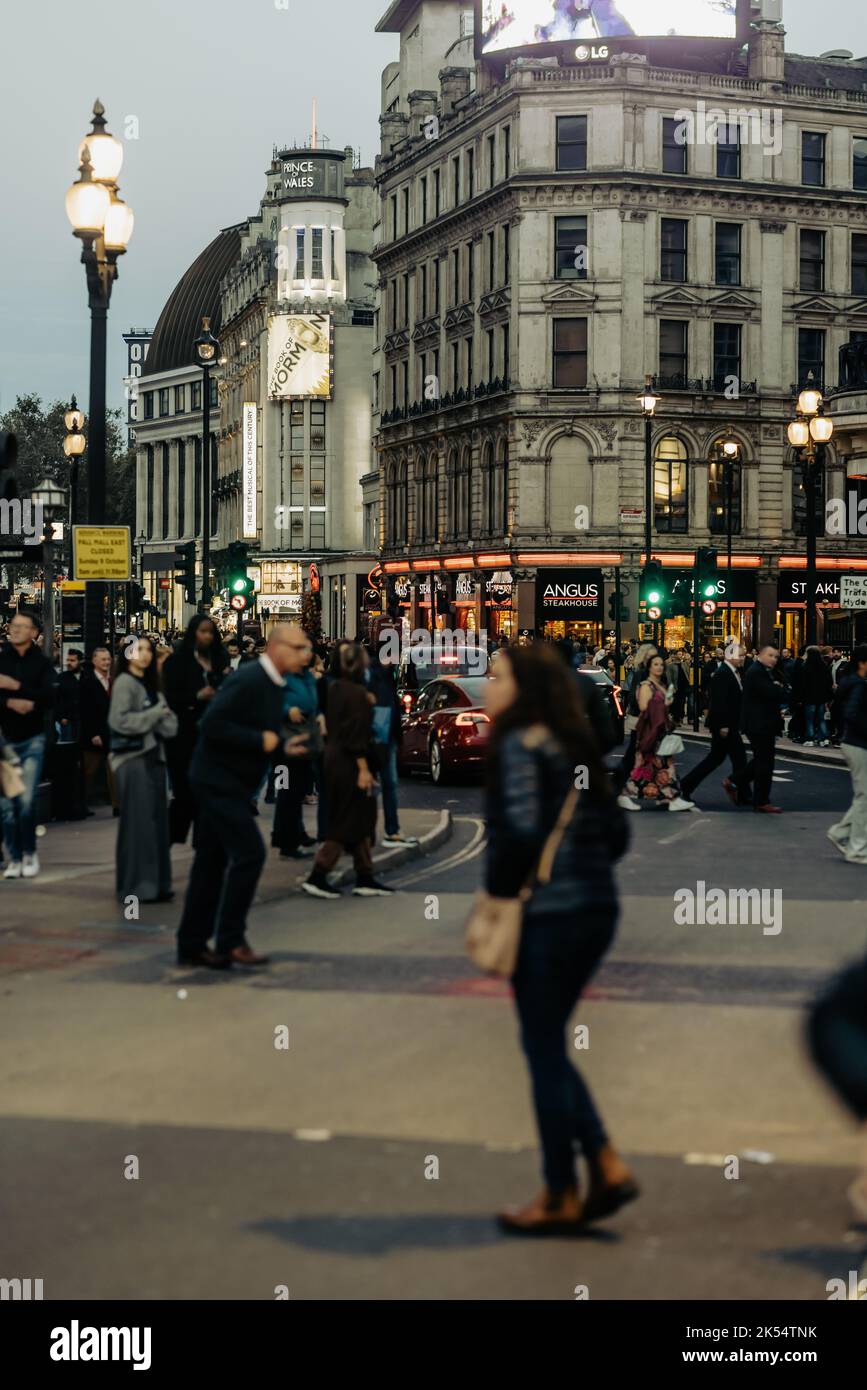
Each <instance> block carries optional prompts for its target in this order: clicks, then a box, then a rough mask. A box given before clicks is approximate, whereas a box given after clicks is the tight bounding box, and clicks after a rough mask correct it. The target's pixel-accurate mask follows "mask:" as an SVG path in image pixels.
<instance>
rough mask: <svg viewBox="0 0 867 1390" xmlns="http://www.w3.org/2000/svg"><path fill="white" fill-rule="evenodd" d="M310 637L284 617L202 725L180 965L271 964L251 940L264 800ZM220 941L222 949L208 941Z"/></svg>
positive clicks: (299, 749)
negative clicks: (260, 797) (260, 798)
mask: <svg viewBox="0 0 867 1390" xmlns="http://www.w3.org/2000/svg"><path fill="white" fill-rule="evenodd" d="M308 646H309V639H308V637H307V634H306V633H305V632H304V630H303V628H301V627H300V626H298V625H297V624H294V623H278V624H277V625H276V626H275V627H274V628H273V629H272V631H271V635H270V637H269V639H268V645H267V649H266V651H265V653H264V654H263V655H262V656H261V657H260V659H259V660H258V661H255V662H249V663H248V664H247V665H245V666H241V667H239V669H238V670H237V671H236V672H235V674H234V675H233V676H232V677H231V678H230V679H229V680H227V681H226V682H225V684H224V685H222V686H221V687H220V689H219V690H218V692H217V694H216V695H215V696H214V698H213V700H211V702H210V704H209V706H208V709H207V710H206V712H205V713H204V715H203V716H202V718H201V720H200V722H199V736H198V740H197V742H196V747H195V750H194V752H193V758H192V762H191V763H190V772H189V785H190V791H191V792H192V795H193V799H194V801H195V803H196V822H195V833H194V838H193V844H194V847H195V851H196V854H195V859H194V860H193V866H192V869H191V870H190V878H189V883H188V885H187V896H186V901H185V903H184V913H183V917H182V918H181V924H180V926H179V928H178V964H179V965H183V966H207V967H208V968H209V969H211V970H229V969H231V967H232V966H233V965H241V966H257V965H267V964H268V957H267V956H258V955H256V953H255V952H254V951H253V949H252V947H251V946H250V945H249V943H248V942H247V938H246V932H247V913H248V912H249V910H250V905H251V903H252V901H253V898H254V896H255V893H256V885H257V883H258V882H259V875H260V874H261V872H262V868H263V865H264V863H265V844H264V841H263V839H262V836H261V833H260V831H259V828H258V826H257V825H256V809H255V804H254V800H255V797H256V795H257V793H258V791H259V788H260V787H261V786H262V783H263V782H264V780H265V778H266V776H267V774H268V767H269V764H270V761H271V754H272V753H274V751H275V750H276V749H277V747H278V746H279V744H280V730H281V728H282V726H283V723H284V702H285V694H286V690H285V684H284V676H286V675H287V674H289V673H292V674H295V673H297V672H298V671H300V670H302V669H303V667H304V665H305V664H306V660H307V651H308ZM283 751H284V752H285V754H286V756H287V757H290V758H291V757H297V756H303V755H304V754H305V753H306V751H307V744H306V740H305V739H304V738H290V739H288V740H287V742H286V743H285V744H284V750H283ZM212 936H214V937H215V938H216V949H215V950H213V951H212V950H209V948H208V944H207V943H208V941H209V940H210V939H211V937H212Z"/></svg>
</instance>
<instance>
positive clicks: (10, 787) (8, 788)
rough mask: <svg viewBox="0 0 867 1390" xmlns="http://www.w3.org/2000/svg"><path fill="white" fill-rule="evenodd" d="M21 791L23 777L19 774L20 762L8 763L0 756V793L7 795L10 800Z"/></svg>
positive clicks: (22, 790)
mask: <svg viewBox="0 0 867 1390" xmlns="http://www.w3.org/2000/svg"><path fill="white" fill-rule="evenodd" d="M23 793H24V778H23V777H22V776H21V765H20V763H10V762H7V761H6V759H5V758H0V795H2V796H8V797H9V799H10V800H12V798H14V797H16V796H22V795H23Z"/></svg>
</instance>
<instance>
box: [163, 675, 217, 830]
mask: <svg viewBox="0 0 867 1390" xmlns="http://www.w3.org/2000/svg"><path fill="white" fill-rule="evenodd" d="M221 681H222V673H221V672H218V671H216V670H213V671H206V670H205V668H204V667H203V666H201V665H200V664H199V662H198V661H197V660H196V658H195V656H193V655H192V654H191V653H186V652H183V651H177V652H172V655H171V656H170V657H168V659H167V660H166V664H165V666H164V667H163V690H164V691H165V697H166V701H167V703H168V706H169V709H170V710H171V711H172V712H173V713H174V714H176V715H177V717H178V733H177V737H176V738H173V739H170V740H169V741H168V742H167V743H166V762H167V764H168V770H169V780H170V782H171V788H172V800H171V804H170V806H169V837H170V842H171V844H173V845H183V844H185V843H186V839H187V836H188V834H189V833H190V826H191V825H192V823H193V819H194V817H195V803H194V800H193V797H192V794H191V792H190V784H189V771H190V762H191V760H192V757H193V749H194V748H195V746H196V739H197V738H198V732H199V720H200V719H201V717H202V715H203V713H204V712H205V710H206V709H207V708H208V703H209V702H208V701H207V700H200V699H199V698H198V696H199V691H200V690H203V689H204V688H205V686H207V685H212V686H214V687H217V686H219V685H220V683H221Z"/></svg>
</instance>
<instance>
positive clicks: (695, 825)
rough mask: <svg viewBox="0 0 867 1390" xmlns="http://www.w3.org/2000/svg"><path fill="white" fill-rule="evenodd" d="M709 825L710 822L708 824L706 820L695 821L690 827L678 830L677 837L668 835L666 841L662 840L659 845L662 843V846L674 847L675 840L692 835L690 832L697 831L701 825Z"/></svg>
mask: <svg viewBox="0 0 867 1390" xmlns="http://www.w3.org/2000/svg"><path fill="white" fill-rule="evenodd" d="M676 814H677V812H675V815H676ZM707 824H708V822H707V821H706V820H694V821H691V822H690V824H689V825H685V826H684V827H683V829H682V830H678V831H677V833H676V834H675V835H666V837H665V839H664V840H660V841H659V843H660V844H661V845H673V844H674V842H675V840H682V839H683V838H684V836H685V835H688V834H689V833H690V831H692V830H697V829H698V827H699V826H700V825H707Z"/></svg>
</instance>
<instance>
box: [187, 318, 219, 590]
mask: <svg viewBox="0 0 867 1390" xmlns="http://www.w3.org/2000/svg"><path fill="white" fill-rule="evenodd" d="M193 351H194V353H195V360H196V365H197V366H199V367H201V369H202V597H201V601H200V603H199V610H200V612H202V613H210V611H211V510H212V503H211V368H212V367H215V366H216V365H217V364H218V362H219V359H220V344H219V343H218V341H217V339H216V338H215V337H214V335H213V333H212V332H211V320H210V319H209V318H203V319H202V331H201V333H200V334H199V336H198V338H197V339H196V341H195V342H194V343H193Z"/></svg>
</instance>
